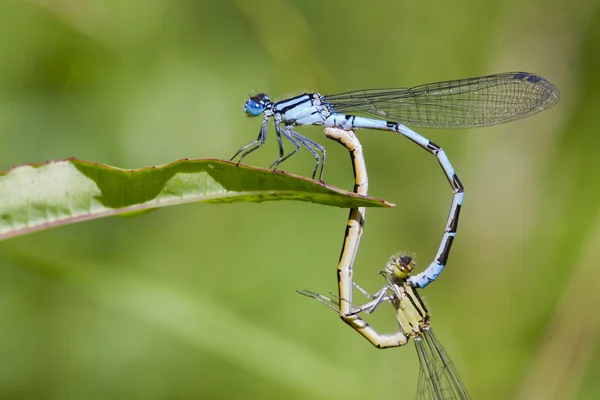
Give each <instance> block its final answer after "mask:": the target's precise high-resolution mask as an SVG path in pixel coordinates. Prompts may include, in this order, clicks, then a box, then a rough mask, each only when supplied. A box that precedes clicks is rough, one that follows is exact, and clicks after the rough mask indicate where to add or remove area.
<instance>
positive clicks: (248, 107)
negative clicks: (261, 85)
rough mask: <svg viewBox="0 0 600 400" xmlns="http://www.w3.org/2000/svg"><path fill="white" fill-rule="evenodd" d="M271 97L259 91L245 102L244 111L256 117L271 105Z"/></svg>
mask: <svg viewBox="0 0 600 400" xmlns="http://www.w3.org/2000/svg"><path fill="white" fill-rule="evenodd" d="M271 104H272V103H271V99H269V96H267V95H266V94H264V93H259V94H257V95H254V96H250V98H249V99H248V101H246V103H244V112H245V113H246V114H248V115H249V116H251V117H256V116H259V115H260V114H262V113H263V112H264V111H265V109H266V108H268V107H270V105H271Z"/></svg>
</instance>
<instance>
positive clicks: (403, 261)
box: [386, 254, 415, 279]
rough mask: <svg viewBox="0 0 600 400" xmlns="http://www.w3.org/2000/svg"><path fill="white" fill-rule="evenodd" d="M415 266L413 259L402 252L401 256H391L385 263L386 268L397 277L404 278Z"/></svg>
mask: <svg viewBox="0 0 600 400" xmlns="http://www.w3.org/2000/svg"><path fill="white" fill-rule="evenodd" d="M414 267H415V261H414V260H413V258H412V257H410V256H408V255H406V254H404V255H402V256H392V257H391V258H390V260H389V261H388V263H387V265H386V270H387V271H388V272H389V273H391V274H392V275H394V276H395V277H396V278H398V279H404V278H406V277H407V276H408V274H410V272H411V271H412V270H413V268H414Z"/></svg>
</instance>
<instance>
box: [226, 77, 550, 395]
mask: <svg viewBox="0 0 600 400" xmlns="http://www.w3.org/2000/svg"><path fill="white" fill-rule="evenodd" d="M559 97H560V94H559V92H558V90H557V89H556V87H554V85H552V84H551V83H550V82H548V81H547V80H545V79H544V78H542V77H540V76H537V75H535V74H531V73H526V72H513V73H504V74H497V75H490V76H486V77H479V78H472V79H462V80H455V81H447V82H439V83H432V84H426V85H421V86H417V87H413V88H403V89H369V90H361V91H354V92H347V93H342V94H337V95H325V96H324V95H321V94H319V93H313V94H303V95H300V96H296V97H294V98H291V99H287V100H283V101H279V102H272V101H271V100H270V99H269V97H268V96H267V95H265V94H258V95H255V96H252V97H250V99H249V100H247V101H246V103H245V105H244V111H245V112H246V113H247V114H248V115H249V116H259V115H261V114H264V118H263V123H262V126H261V129H260V132H259V135H258V137H257V139H256V140H254V141H252V142H250V143H248V144H247V145H246V146H244V147H242V148H241V149H240V150H239V151H238V152H237V153H236V154H235V155H234V157H233V158H235V157H237V156H238V155H240V161H241V160H242V159H243V158H244V157H245V156H246V155H248V154H250V153H251V152H253V151H255V150H256V149H258V148H260V147H262V146H263V145H264V143H265V141H266V133H267V124H268V122H269V120H270V119H271V118H273V120H274V125H275V132H276V137H277V140H278V144H279V157H278V158H277V159H276V160H275V162H274V163H273V164H272V165H271V168H276V167H277V166H278V165H279V164H280V163H281V162H283V161H285V160H286V159H287V158H289V157H290V156H292V155H293V154H295V153H296V152H297V151H298V150H299V149H300V148H301V147H305V148H306V149H307V150H308V151H309V152H310V153H311V154H312V155H313V156H314V158H315V160H316V165H315V169H314V171H313V178H314V177H315V176H316V174H317V172H319V167H320V173H319V179H321V180H322V177H323V170H324V164H325V154H326V152H325V148H324V147H323V146H321V145H320V144H318V143H317V142H315V141H313V140H310V139H308V138H306V137H304V136H302V135H300V134H299V133H297V132H295V131H293V129H292V128H294V127H295V126H300V125H323V126H325V127H327V128H328V129H326V130H325V132H326V135H327V137H329V138H331V139H334V140H336V141H338V142H340V143H342V144H343V145H345V146H346V147H347V148H348V149H349V150H350V151H351V155H352V158H353V160H354V169H355V172H356V176H355V177H356V185H355V191H356V192H357V193H360V194H366V186H367V180H366V169H365V167H364V160H362V152H361V151H360V144H359V143H358V140H356V141H355V142H354V141H353V138H355V137H354V136H353V133H352V132H351V130H354V129H358V128H366V129H377V130H387V131H392V132H396V133H400V134H402V135H403V136H405V137H407V138H408V139H409V140H411V141H413V142H415V143H416V144H417V145H419V146H420V147H421V148H423V149H424V150H426V151H428V152H429V153H431V154H433V155H434V156H435V157H436V159H437V160H438V162H439V164H440V166H441V167H442V170H443V172H444V174H445V176H446V178H447V180H448V182H449V183H450V186H451V187H452V190H453V197H452V203H451V207H450V213H449V216H448V220H447V222H446V228H445V230H444V235H443V237H442V241H441V243H440V245H439V247H438V252H437V254H436V256H435V259H434V261H433V262H432V263H431V264H430V265H429V267H427V268H426V269H425V271H423V272H422V273H420V274H418V275H416V276H409V273H410V271H411V270H412V266H413V265H414V264H413V263H412V259H410V258H406V257H400V258H395V259H394V258H392V261H390V263H388V266H387V267H386V271H385V272H384V273H383V275H384V277H385V278H386V281H387V284H386V285H384V287H383V288H382V289H380V290H379V291H378V292H377V293H376V294H375V295H373V296H371V295H368V293H367V292H366V291H364V290H362V289H361V288H360V287H358V286H357V285H356V284H355V283H354V282H353V279H352V276H353V273H352V267H353V263H354V257H355V255H356V252H357V250H358V244H359V241H360V236H361V234H362V228H363V224H364V214H365V210H364V208H356V209H352V210H351V212H350V218H349V221H348V226H347V228H346V236H345V239H344V245H343V248H342V254H341V257H340V262H339V265H338V282H339V296H338V297H337V298H335V299H333V300H332V299H330V298H329V297H326V296H322V295H319V294H316V293H314V292H310V291H301V294H304V295H307V296H309V297H312V298H315V299H317V300H319V301H320V302H322V303H325V304H327V305H328V306H329V307H330V308H332V309H334V310H335V311H336V312H338V314H339V315H340V316H341V317H342V319H343V320H344V322H346V323H347V324H348V325H350V326H352V327H353V328H354V329H355V330H357V331H358V332H359V333H361V335H363V336H364V337H365V338H366V339H368V340H369V341H370V342H371V343H372V344H374V345H375V346H377V347H379V348H387V347H395V346H402V345H404V344H406V343H407V342H408V339H409V338H413V339H414V342H415V345H416V348H417V352H418V354H419V360H420V362H421V368H420V377H419V391H418V394H417V396H418V398H419V399H430V398H431V399H468V398H469V396H468V393H467V392H466V390H465V389H464V386H463V385H462V382H461V381H460V378H459V377H458V374H457V373H456V370H455V369H454V366H453V364H452V362H451V360H450V359H449V357H448V356H447V354H446V353H445V351H444V350H443V348H442V347H441V345H439V342H437V340H436V339H435V336H434V335H433V332H432V331H431V329H430V326H429V315H428V312H427V309H426V308H425V305H424V304H423V302H422V301H421V299H420V297H419V296H418V294H417V292H416V289H417V288H424V287H426V286H427V285H428V284H429V283H431V282H432V281H434V280H435V279H436V278H437V277H438V275H439V274H440V273H441V271H442V270H443V268H444V266H445V264H446V262H447V259H448V255H449V252H450V248H451V245H452V242H453V239H454V237H455V235H456V229H457V226H458V217H459V213H460V209H461V205H462V201H463V196H464V188H463V186H462V184H461V183H460V180H459V179H458V177H457V175H456V173H455V171H454V169H453V167H452V165H451V164H450V161H449V159H448V157H447V156H446V154H445V152H444V151H443V150H442V149H441V147H439V146H438V145H436V144H434V143H432V142H431V141H429V140H427V139H426V138H424V137H423V136H421V135H419V134H418V133H416V132H414V131H413V130H411V129H409V128H408V127H407V126H406V125H414V126H422V127H431V128H470V127H482V126H489V125H495V124H500V123H504V122H509V121H513V120H516V119H520V118H524V117H527V116H529V115H532V114H535V113H537V112H539V111H542V110H545V109H548V108H550V107H551V106H552V105H554V104H555V103H556V102H557V101H558V99H559ZM355 113H357V114H365V115H367V116H369V117H374V118H375V119H374V118H369V117H363V116H359V115H354V114H355ZM381 118H385V119H381ZM404 124H406V125H404ZM333 128H337V129H333ZM336 132H337V133H336ZM282 138H286V139H287V140H288V141H290V142H291V143H292V144H293V145H294V147H295V149H294V150H293V151H292V152H290V153H288V154H287V155H286V154H285V150H284V147H283V139H282ZM357 153H359V154H358V155H359V156H360V157H357ZM361 163H362V165H360V164H361ZM361 174H362V175H363V179H361V178H360V175H361ZM400 266H401V267H400ZM354 287H357V288H358V289H359V290H360V291H361V292H363V294H365V295H367V296H368V297H369V298H370V299H371V301H370V302H368V303H367V304H365V305H363V306H358V307H356V306H355V305H354V303H353V301H352V290H353V288H354ZM383 302H389V303H390V304H392V306H394V308H395V310H396V318H397V320H398V323H399V327H400V329H399V330H398V332H396V333H395V334H391V335H386V334H380V333H378V332H377V331H376V330H375V329H374V328H373V327H371V326H370V325H369V324H368V323H367V322H366V321H364V320H363V319H362V318H361V317H360V316H359V314H360V313H362V312H367V313H371V312H373V311H374V310H375V309H376V308H377V307H378V306H379V305H380V304H381V303H383Z"/></svg>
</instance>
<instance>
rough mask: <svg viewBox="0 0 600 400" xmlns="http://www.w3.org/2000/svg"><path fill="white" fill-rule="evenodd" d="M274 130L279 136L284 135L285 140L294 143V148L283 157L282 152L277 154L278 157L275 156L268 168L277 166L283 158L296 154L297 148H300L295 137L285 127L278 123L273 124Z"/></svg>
mask: <svg viewBox="0 0 600 400" xmlns="http://www.w3.org/2000/svg"><path fill="white" fill-rule="evenodd" d="M275 131H277V134H278V135H281V136H283V137H285V138H286V139H287V140H289V141H290V142H292V144H293V145H294V150H292V151H291V152H290V154H288V155H286V156H285V157H282V153H281V154H280V155H279V157H278V158H277V160H275V162H274V163H273V164H271V166H270V167H269V168H277V166H278V165H279V164H281V163H282V162H284V161H285V160H287V159H288V158H290V157H291V156H293V155H294V154H296V153H297V152H298V150H300V143H299V142H298V141H297V140H296V139H294V138H293V137H292V136H291V135H290V134H289V133H288V132H286V130H285V129H283V128H282V127H280V126H279V125H278V124H275Z"/></svg>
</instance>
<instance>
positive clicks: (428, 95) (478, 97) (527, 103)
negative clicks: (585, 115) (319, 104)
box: [324, 72, 560, 128]
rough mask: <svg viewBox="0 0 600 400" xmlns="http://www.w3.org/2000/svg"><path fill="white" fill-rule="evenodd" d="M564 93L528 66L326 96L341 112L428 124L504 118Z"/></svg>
mask: <svg viewBox="0 0 600 400" xmlns="http://www.w3.org/2000/svg"><path fill="white" fill-rule="evenodd" d="M559 98H560V92H559V91H558V89H557V88H556V87H555V86H554V85H553V84H552V83H550V82H549V81H547V80H546V79H544V78H542V77H541V76H538V75H535V74H531V73H528V72H508V73H502V74H496V75H489V76H482V77H477V78H469V79H459V80H453V81H445V82H437V83H429V84H425V85H420V86H415V87H413V88H399V89H367V90H357V91H354V92H346V93H340V94H335V95H328V96H324V100H325V102H326V103H327V104H329V105H330V107H331V108H332V109H333V111H334V112H336V113H342V114H365V115H367V116H369V117H373V118H376V119H385V120H388V121H395V122H400V123H401V124H405V125H412V126H421V127H428V128H470V127H481V126H489V125H496V124H501V123H504V122H509V121H514V120H517V119H520V118H525V117H527V116H530V115H533V114H535V113H538V112H540V111H543V110H546V109H548V108H550V107H552V106H553V105H554V104H556V102H557V101H558V100H559Z"/></svg>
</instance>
